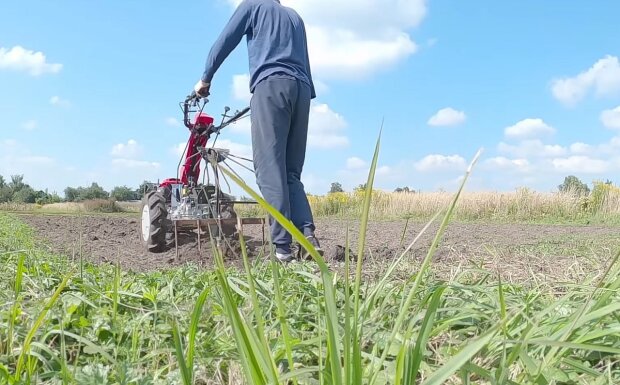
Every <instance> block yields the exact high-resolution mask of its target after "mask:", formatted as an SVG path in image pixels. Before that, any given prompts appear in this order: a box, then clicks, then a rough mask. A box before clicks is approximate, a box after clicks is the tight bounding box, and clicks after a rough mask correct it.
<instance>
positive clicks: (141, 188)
mask: <svg viewBox="0 0 620 385" xmlns="http://www.w3.org/2000/svg"><path fill="white" fill-rule="evenodd" d="M153 184H154V183H153V182H149V181H147V180H145V181H143V182H142V183H141V184H140V186H138V189H137V190H136V193H137V194H138V198H142V196H143V195H144V192H145V191H146V190H148V189H149V188H150V187H151V186H152V185H153Z"/></svg>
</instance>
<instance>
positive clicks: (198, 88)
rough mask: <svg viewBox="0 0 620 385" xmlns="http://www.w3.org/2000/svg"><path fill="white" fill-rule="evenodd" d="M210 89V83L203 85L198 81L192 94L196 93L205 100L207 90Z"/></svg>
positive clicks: (207, 93)
mask: <svg viewBox="0 0 620 385" xmlns="http://www.w3.org/2000/svg"><path fill="white" fill-rule="evenodd" d="M210 87H211V84H210V83H205V82H203V81H202V79H201V80H198V83H196V85H195V86H194V92H196V95H198V96H200V97H201V98H206V97H207V96H209V95H210V94H209V88H210Z"/></svg>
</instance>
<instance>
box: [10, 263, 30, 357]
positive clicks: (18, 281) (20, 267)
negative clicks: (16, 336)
mask: <svg viewBox="0 0 620 385" xmlns="http://www.w3.org/2000/svg"><path fill="white" fill-rule="evenodd" d="M25 259H26V253H19V257H18V259H17V271H16V273H15V286H14V291H15V293H14V296H13V301H14V302H13V306H12V307H11V315H10V316H9V327H8V330H7V342H6V355H7V356H10V355H11V352H12V351H13V331H14V328H15V320H16V319H17V313H18V309H19V299H20V293H21V291H22V280H23V277H24V270H25V268H24V260H25Z"/></svg>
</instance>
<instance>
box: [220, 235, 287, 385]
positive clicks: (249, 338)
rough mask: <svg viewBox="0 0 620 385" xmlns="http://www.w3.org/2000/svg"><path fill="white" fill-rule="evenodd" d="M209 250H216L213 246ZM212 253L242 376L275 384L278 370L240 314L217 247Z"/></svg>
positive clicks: (258, 338)
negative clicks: (239, 360) (242, 371)
mask: <svg viewBox="0 0 620 385" xmlns="http://www.w3.org/2000/svg"><path fill="white" fill-rule="evenodd" d="M212 243H213V242H212ZM213 249H214V250H217V248H216V246H215V245H213ZM214 254H215V261H216V265H217V269H216V276H217V279H218V282H219V287H220V289H221V295H222V300H223V303H224V309H225V312H226V315H227V317H228V320H229V322H230V326H231V329H232V331H233V335H234V337H235V342H236V344H237V348H238V350H239V356H240V359H241V363H242V366H243V368H244V372H245V375H246V379H247V380H248V381H249V382H250V383H251V384H277V383H279V381H278V373H277V369H276V365H275V363H274V361H273V358H272V355H271V352H269V351H268V350H264V349H263V345H262V342H261V338H260V337H259V336H257V335H256V334H253V329H252V327H250V326H248V325H247V324H246V322H245V321H244V320H243V318H242V317H241V314H240V313H239V308H238V305H237V302H236V301H235V299H234V297H233V294H232V290H231V288H230V284H229V283H228V279H227V277H226V270H225V268H224V261H223V260H222V253H221V252H219V250H217V251H215V252H214ZM257 311H258V310H257Z"/></svg>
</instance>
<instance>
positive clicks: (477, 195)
mask: <svg viewBox="0 0 620 385" xmlns="http://www.w3.org/2000/svg"><path fill="white" fill-rule="evenodd" d="M452 197H453V195H452V193H448V192H429V193H406V192H405V193H389V192H381V191H374V192H373V203H372V207H371V209H370V216H371V217H373V218H393V217H413V218H428V217H429V216H432V215H433V214H434V213H436V212H437V211H439V210H441V209H443V208H445V207H447V206H448V204H449V203H450V200H451V199H452ZM362 199H363V195H362V194H361V193H334V194H328V195H325V196H311V197H310V204H311V206H312V209H313V212H314V213H315V215H317V216H329V215H338V216H353V217H355V216H359V215H360V213H361V207H362ZM593 215H596V216H614V215H620V189H618V188H612V187H610V188H609V189H606V190H604V191H599V190H596V191H595V192H593V194H591V195H590V196H588V197H583V196H582V197H580V196H576V195H574V194H570V193H542V192H535V191H532V190H528V189H520V190H518V191H515V192H470V193H463V194H462V196H461V198H460V201H459V202H458V205H457V207H456V210H455V218H456V219H465V220H479V219H499V220H519V221H529V220H544V219H549V220H554V219H570V220H576V219H582V218H588V217H592V216H593Z"/></svg>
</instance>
